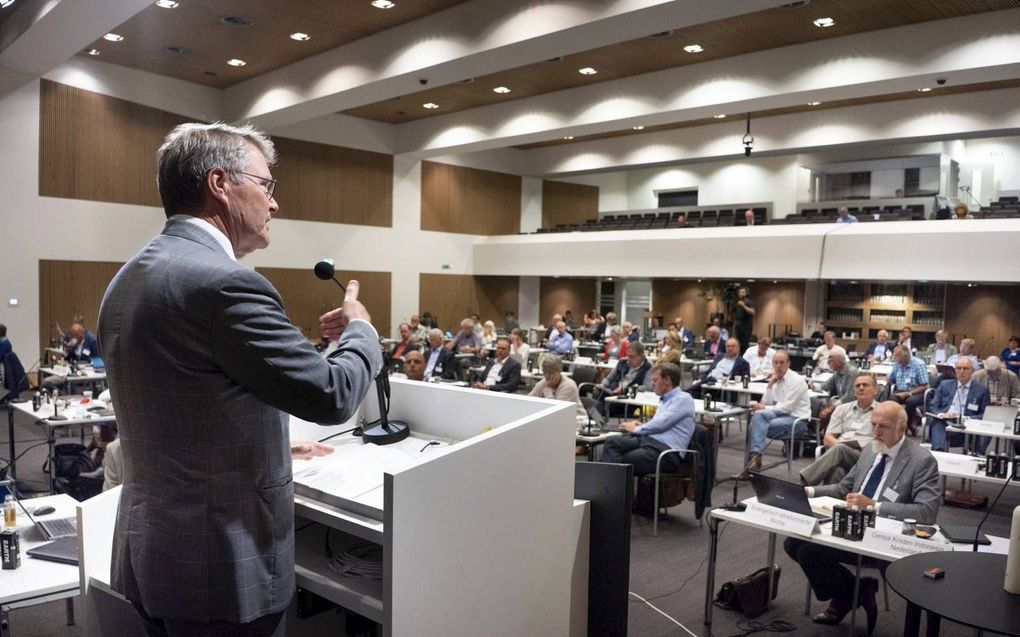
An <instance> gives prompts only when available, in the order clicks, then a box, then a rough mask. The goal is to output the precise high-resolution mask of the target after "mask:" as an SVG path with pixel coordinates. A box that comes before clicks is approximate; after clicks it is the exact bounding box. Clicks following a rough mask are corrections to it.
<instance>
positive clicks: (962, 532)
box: [939, 524, 992, 544]
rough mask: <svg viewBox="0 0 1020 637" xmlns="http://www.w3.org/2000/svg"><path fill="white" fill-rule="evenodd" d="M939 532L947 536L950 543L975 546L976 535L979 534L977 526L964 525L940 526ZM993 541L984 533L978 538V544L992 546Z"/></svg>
mask: <svg viewBox="0 0 1020 637" xmlns="http://www.w3.org/2000/svg"><path fill="white" fill-rule="evenodd" d="M939 531H940V532H941V533H942V535H944V536H945V538H946V539H947V540H949V541H950V542H957V543H964V544H973V543H974V534H975V533H977V527H976V526H968V525H963V524H940V525H939ZM991 543H992V541H991V540H989V539H988V536H986V535H985V534H984V533H982V534H981V537H980V538H978V544H991Z"/></svg>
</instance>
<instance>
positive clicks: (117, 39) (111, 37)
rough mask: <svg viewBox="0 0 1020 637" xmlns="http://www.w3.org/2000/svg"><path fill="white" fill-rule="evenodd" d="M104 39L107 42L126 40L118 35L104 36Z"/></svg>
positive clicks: (108, 34)
mask: <svg viewBox="0 0 1020 637" xmlns="http://www.w3.org/2000/svg"><path fill="white" fill-rule="evenodd" d="M103 39H104V40H106V41H107V42H120V41H121V40H123V39H124V36H123V35H117V34H116V33H107V34H106V35H104V36H103Z"/></svg>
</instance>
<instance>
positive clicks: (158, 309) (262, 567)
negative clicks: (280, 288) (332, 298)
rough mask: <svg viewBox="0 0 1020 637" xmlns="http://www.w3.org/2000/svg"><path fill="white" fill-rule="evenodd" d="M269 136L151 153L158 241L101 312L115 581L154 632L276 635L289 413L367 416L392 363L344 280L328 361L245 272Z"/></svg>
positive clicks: (310, 449) (265, 208)
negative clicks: (114, 486) (115, 493)
mask: <svg viewBox="0 0 1020 637" xmlns="http://www.w3.org/2000/svg"><path fill="white" fill-rule="evenodd" d="M275 158H276V152H275V149H274V147H273V144H272V142H271V141H270V140H269V139H268V138H267V137H265V136H264V135H263V134H262V133H260V132H259V131H257V130H255V129H254V128H251V127H243V128H237V127H232V126H227V125H224V124H211V125H201V124H183V125H181V126H178V127H177V128H175V129H174V130H173V131H172V132H171V133H170V134H169V135H168V136H167V138H166V140H165V141H164V143H163V145H162V147H161V148H160V149H159V152H158V169H159V174H158V178H159V192H160V197H161V198H162V200H163V207H164V208H165V211H166V215H167V222H166V225H165V226H164V227H163V230H162V232H161V233H160V234H159V235H157V236H156V237H155V238H153V239H152V240H151V241H150V242H149V244H148V245H147V246H145V247H144V248H142V250H141V252H139V253H138V254H137V255H135V257H133V258H132V259H131V260H130V261H128V263H127V264H125V265H124V267H123V268H122V269H121V271H120V272H119V273H118V274H117V276H116V277H115V278H114V279H113V281H112V282H111V283H110V287H109V288H108V289H107V291H106V295H105V297H104V299H103V305H102V309H101V311H100V317H99V338H100V341H101V343H102V344H103V346H104V352H105V353H106V370H107V375H108V378H109V382H110V391H111V393H112V396H113V399H114V401H115V402H116V405H117V423H118V427H119V430H120V438H121V441H122V443H121V444H122V447H123V460H124V468H123V469H124V476H123V478H124V490H123V493H122V495H121V500H120V510H119V513H118V517H117V527H116V532H115V536H114V537H115V540H114V549H113V564H112V578H113V586H114V588H115V589H116V590H118V591H120V592H122V593H123V594H124V595H125V596H126V597H127V599H128V600H130V601H131V602H132V603H133V604H134V606H135V608H136V610H137V611H138V614H139V617H140V618H141V619H142V622H143V624H144V625H145V629H146V632H147V633H148V634H150V635H189V636H194V635H242V634H243V635H283V634H284V621H283V617H284V613H285V611H286V608H287V606H288V605H289V603H290V600H291V597H292V595H293V593H294V589H295V585H294V489H293V485H292V482H291V480H292V476H291V454H292V453H293V454H295V455H298V456H302V457H308V456H312V455H322V454H324V453H327V452H328V451H329V450H331V449H330V448H329V447H327V446H326V445H319V444H318V443H293V444H292V443H291V442H290V440H289V433H288V416H287V414H288V413H291V414H294V415H296V416H298V417H300V418H302V419H304V420H308V421H312V422H319V423H323V424H335V423H342V422H344V421H346V420H348V419H349V418H350V417H351V416H352V415H353V414H354V413H355V412H356V410H357V407H358V405H359V403H360V402H361V400H362V399H363V398H364V396H365V392H366V391H367V390H368V388H369V385H370V383H371V381H372V378H373V377H374V376H375V374H376V373H377V372H378V371H379V369H380V368H381V366H382V356H381V352H380V348H379V343H378V334H377V333H376V331H375V329H374V328H373V327H372V325H371V323H370V320H371V319H370V317H369V315H368V312H367V311H366V310H365V307H364V306H363V305H362V304H361V303H360V302H359V301H358V284H357V282H356V281H351V282H350V284H349V285H348V287H347V295H346V298H345V299H344V302H343V306H342V307H341V308H337V309H335V310H332V311H330V312H328V313H326V314H324V315H323V316H322V317H320V319H319V320H320V329H321V331H322V335H323V337H326V338H331V339H334V340H336V339H337V338H339V343H338V347H337V349H336V351H335V352H334V353H333V354H331V355H330V357H329V358H323V357H322V356H321V355H320V354H319V353H318V352H317V351H316V350H315V348H314V347H313V346H312V345H311V344H310V343H309V342H308V340H307V339H306V338H305V337H304V336H303V335H302V334H301V332H300V331H299V330H298V329H297V328H295V327H294V326H293V325H292V324H291V323H290V321H289V320H288V318H287V315H286V314H285V313H284V309H283V304H282V301H281V299H280V295H279V293H278V292H277V291H276V290H275V289H274V288H273V286H272V285H271V284H270V283H269V282H268V281H267V280H266V279H265V278H263V277H262V276H261V275H259V274H258V273H256V272H254V271H252V270H249V269H248V268H245V267H243V266H241V265H239V264H238V263H237V262H236V258H238V257H242V256H244V255H246V254H248V253H250V252H252V251H254V250H257V249H260V248H265V247H266V246H268V245H269V220H270V218H271V217H272V215H273V213H274V212H276V210H277V209H278V206H277V203H276V200H275V199H274V196H273V195H274V189H275V186H276V182H275V180H273V178H272V176H271V174H270V172H269V166H270V165H272V164H273V163H275Z"/></svg>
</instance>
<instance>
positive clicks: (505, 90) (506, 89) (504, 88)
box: [492, 86, 510, 95]
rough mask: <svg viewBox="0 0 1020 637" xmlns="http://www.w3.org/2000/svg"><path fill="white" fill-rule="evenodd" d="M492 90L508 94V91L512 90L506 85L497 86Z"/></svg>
mask: <svg viewBox="0 0 1020 637" xmlns="http://www.w3.org/2000/svg"><path fill="white" fill-rule="evenodd" d="M492 92H493V93H499V94H500V95H506V94H507V93H509V92H510V89H508V88H507V87H505V86H497V87H496V88H494V89H492Z"/></svg>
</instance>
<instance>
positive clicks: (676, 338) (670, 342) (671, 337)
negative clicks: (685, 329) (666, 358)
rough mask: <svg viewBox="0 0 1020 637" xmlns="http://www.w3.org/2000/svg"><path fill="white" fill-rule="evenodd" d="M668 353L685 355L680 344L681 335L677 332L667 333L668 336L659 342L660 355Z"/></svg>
mask: <svg viewBox="0 0 1020 637" xmlns="http://www.w3.org/2000/svg"><path fill="white" fill-rule="evenodd" d="M667 352H680V354H681V355H682V354H683V345H682V344H681V343H680V334H679V332H677V331H675V330H674V331H672V332H666V335H665V336H663V337H662V340H660V341H659V355H660V356H661V355H662V354H665V353H667Z"/></svg>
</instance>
